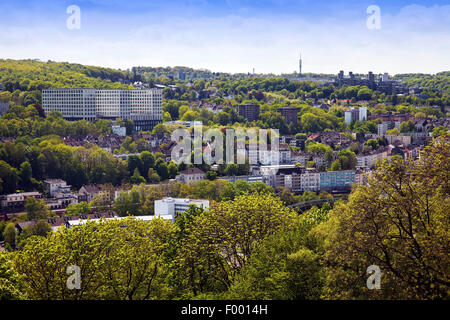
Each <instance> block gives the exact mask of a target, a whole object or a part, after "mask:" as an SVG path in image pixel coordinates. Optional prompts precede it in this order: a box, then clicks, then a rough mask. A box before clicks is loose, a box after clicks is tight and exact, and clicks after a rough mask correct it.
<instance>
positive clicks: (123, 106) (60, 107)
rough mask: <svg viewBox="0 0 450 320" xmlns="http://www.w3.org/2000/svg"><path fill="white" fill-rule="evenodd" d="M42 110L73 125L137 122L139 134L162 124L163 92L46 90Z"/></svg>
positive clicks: (155, 90)
mask: <svg viewBox="0 0 450 320" xmlns="http://www.w3.org/2000/svg"><path fill="white" fill-rule="evenodd" d="M42 107H43V109H44V111H45V113H46V114H48V113H49V112H50V111H52V110H57V111H60V112H61V113H62V115H63V117H64V119H66V120H70V121H75V120H87V121H94V120H95V119H97V118H102V119H111V120H115V119H116V118H120V119H123V120H133V121H134V125H135V130H137V131H139V130H151V129H152V128H153V127H154V126H155V125H156V124H158V123H161V122H162V90H159V89H145V90H129V89H44V90H42Z"/></svg>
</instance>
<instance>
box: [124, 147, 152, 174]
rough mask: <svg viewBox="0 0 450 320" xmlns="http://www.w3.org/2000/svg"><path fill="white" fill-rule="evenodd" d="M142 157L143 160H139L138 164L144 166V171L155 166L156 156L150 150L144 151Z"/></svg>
mask: <svg viewBox="0 0 450 320" xmlns="http://www.w3.org/2000/svg"><path fill="white" fill-rule="evenodd" d="M140 159H141V162H140V163H139V162H137V165H141V166H142V172H148V169H150V168H153V167H154V165H155V157H154V156H153V154H151V152H149V151H142V153H141V155H140ZM130 172H131V171H130Z"/></svg>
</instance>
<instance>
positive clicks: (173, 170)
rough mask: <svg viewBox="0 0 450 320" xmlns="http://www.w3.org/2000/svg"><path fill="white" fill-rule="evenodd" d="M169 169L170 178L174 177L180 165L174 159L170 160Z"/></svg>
mask: <svg viewBox="0 0 450 320" xmlns="http://www.w3.org/2000/svg"><path fill="white" fill-rule="evenodd" d="M167 170H168V172H169V178H170V179H173V178H175V177H176V176H177V175H178V166H177V165H176V164H175V163H174V162H173V161H170V163H169V165H168V166H167Z"/></svg>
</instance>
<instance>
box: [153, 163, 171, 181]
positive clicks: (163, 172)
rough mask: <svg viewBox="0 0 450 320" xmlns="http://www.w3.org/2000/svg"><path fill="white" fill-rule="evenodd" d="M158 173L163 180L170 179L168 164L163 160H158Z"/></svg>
mask: <svg viewBox="0 0 450 320" xmlns="http://www.w3.org/2000/svg"><path fill="white" fill-rule="evenodd" d="M156 172H157V173H158V176H159V177H160V178H161V180H167V179H169V169H168V168H167V164H166V163H165V162H164V160H162V159H158V160H156Z"/></svg>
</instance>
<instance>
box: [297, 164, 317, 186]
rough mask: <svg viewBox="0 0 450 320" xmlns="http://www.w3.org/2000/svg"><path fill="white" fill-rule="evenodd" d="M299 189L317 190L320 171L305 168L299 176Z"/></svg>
mask: <svg viewBox="0 0 450 320" xmlns="http://www.w3.org/2000/svg"><path fill="white" fill-rule="evenodd" d="M300 189H301V191H306V190H308V191H318V190H319V189H320V172H319V171H317V170H316V169H314V168H307V169H306V171H305V172H304V173H302V175H301V176H300Z"/></svg>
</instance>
